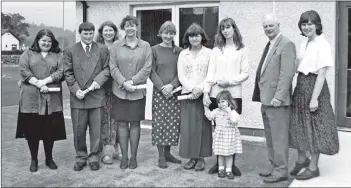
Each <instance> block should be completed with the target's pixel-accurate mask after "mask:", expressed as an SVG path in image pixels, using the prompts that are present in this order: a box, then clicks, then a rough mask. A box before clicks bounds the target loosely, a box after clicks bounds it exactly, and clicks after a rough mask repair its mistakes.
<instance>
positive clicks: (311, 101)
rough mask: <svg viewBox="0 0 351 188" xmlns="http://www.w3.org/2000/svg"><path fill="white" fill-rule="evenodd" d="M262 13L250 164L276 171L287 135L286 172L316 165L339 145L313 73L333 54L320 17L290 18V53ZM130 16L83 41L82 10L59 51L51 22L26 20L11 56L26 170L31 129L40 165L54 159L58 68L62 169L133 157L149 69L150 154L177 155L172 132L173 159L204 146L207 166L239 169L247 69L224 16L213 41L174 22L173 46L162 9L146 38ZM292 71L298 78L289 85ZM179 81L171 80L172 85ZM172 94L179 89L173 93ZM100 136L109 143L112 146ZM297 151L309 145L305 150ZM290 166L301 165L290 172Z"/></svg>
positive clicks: (193, 161) (196, 158)
mask: <svg viewBox="0 0 351 188" xmlns="http://www.w3.org/2000/svg"><path fill="white" fill-rule="evenodd" d="M262 25H263V29H264V32H265V34H266V35H267V37H268V38H269V42H268V44H267V45H266V47H265V49H264V52H263V55H262V58H261V60H260V62H259V66H258V68H257V73H256V81H255V89H254V94H253V101H259V102H261V103H262V108H261V111H262V118H263V124H264V130H265V134H266V142H267V148H268V158H269V162H270V164H269V169H268V170H267V171H266V172H262V173H260V174H259V175H260V176H263V177H265V179H264V182H267V183H274V182H278V181H283V180H286V179H287V177H288V149H289V146H290V147H292V148H296V149H297V150H298V156H299V157H298V160H297V162H296V164H295V166H294V168H293V170H292V171H291V172H290V174H291V175H296V178H297V179H310V178H313V177H317V176H319V171H318V157H319V154H320V153H323V154H328V155H333V154H336V153H337V152H338V150H339V143H338V136H337V131H336V125H335V120H334V113H333V110H332V107H331V104H330V96H329V89H328V86H327V83H326V79H325V75H326V74H325V73H326V70H327V68H328V67H330V66H332V65H333V60H332V56H331V49H330V46H329V44H328V42H327V40H326V39H325V38H324V36H323V35H321V34H322V24H321V19H320V17H319V15H318V13H317V12H316V11H313V10H312V11H306V12H304V13H303V14H302V15H301V17H300V21H299V23H298V26H299V29H300V30H301V32H302V33H301V34H302V35H303V36H306V37H307V38H308V41H306V43H304V44H303V45H302V46H301V49H300V52H299V55H298V56H297V57H296V50H295V45H294V43H293V42H292V41H290V40H289V39H288V38H287V37H285V36H283V35H282V34H281V33H280V31H279V22H278V20H277V19H276V17H275V16H274V15H267V16H265V17H264V19H263V22H262ZM138 26H139V22H138V19H137V18H136V17H134V16H126V17H124V18H123V20H122V22H121V24H120V28H121V29H122V30H124V31H125V36H124V37H123V38H119V37H118V36H119V32H118V28H117V26H116V25H115V24H114V23H112V22H111V21H106V22H104V23H103V24H102V25H101V26H100V28H99V29H98V37H97V38H96V40H95V41H96V42H94V40H93V39H94V32H95V27H94V25H93V24H92V23H89V22H84V23H82V24H80V26H79V35H80V38H81V41H80V42H78V43H76V44H74V45H72V46H70V47H68V48H66V49H65V50H64V52H63V55H62V53H61V49H60V48H59V44H58V41H57V40H56V39H55V37H54V35H53V34H52V32H51V31H49V30H47V29H43V30H40V31H39V32H38V34H37V36H36V38H35V41H34V43H33V45H32V46H31V48H30V49H28V50H26V51H25V52H24V53H23V55H22V56H21V58H20V74H21V77H22V80H21V83H22V84H21V96H20V102H19V113H18V123H17V133H16V138H26V139H27V142H28V146H29V150H30V153H31V165H30V171H31V172H35V171H37V170H38V147H39V141H40V140H43V143H44V149H45V157H46V165H47V166H48V167H49V168H50V169H57V165H56V164H55V162H54V161H53V158H52V149H53V144H54V141H56V140H63V139H66V130H65V122H64V117H63V112H62V110H63V104H62V87H61V82H62V81H64V80H65V81H66V82H67V85H68V88H69V90H70V108H71V117H72V124H73V134H74V148H75V151H76V157H75V161H76V162H75V164H74V170H75V171H80V170H82V169H83V168H84V167H85V166H86V165H87V163H88V164H89V166H90V169H91V170H98V169H99V168H100V160H101V161H102V162H103V163H105V164H112V163H113V160H112V159H113V158H119V159H120V168H121V169H126V168H130V169H135V168H137V166H138V165H137V153H138V145H139V140H140V121H141V120H144V119H145V103H146V90H143V89H138V87H136V86H138V85H142V84H146V80H147V78H150V80H151V81H152V83H153V85H154V90H153V99H152V117H153V125H152V145H154V146H157V150H158V156H159V158H158V166H159V167H160V168H167V167H168V165H167V162H171V163H177V164H181V160H180V159H177V158H176V157H174V156H173V155H172V154H171V152H170V151H171V147H172V146H177V145H178V143H179V156H180V157H182V158H188V159H189V161H187V162H186V164H185V165H184V169H186V170H190V169H195V171H202V170H204V169H205V159H204V158H205V157H209V156H212V154H214V155H216V156H217V163H216V164H215V165H214V166H213V167H211V168H210V169H209V171H208V173H210V174H215V173H218V177H221V178H224V177H227V178H228V179H234V176H240V175H241V172H240V170H239V169H238V168H237V166H235V156H236V154H237V153H242V143H241V139H240V132H239V128H238V121H239V115H240V114H241V112H242V83H243V82H245V81H246V80H247V79H248V77H249V60H248V56H249V53H248V49H247V47H245V45H244V43H243V40H242V36H241V34H240V31H239V29H238V27H237V25H236V23H235V21H234V20H233V19H232V18H224V19H222V20H221V21H220V23H219V26H218V31H217V34H216V37H215V47H214V48H213V49H209V48H207V47H205V46H204V45H205V44H206V42H207V41H208V37H207V35H206V33H205V32H204V30H203V29H202V28H201V26H200V25H198V24H196V23H193V24H191V25H190V26H189V27H188V29H187V30H186V31H185V34H184V37H183V44H184V49H183V48H181V47H178V46H176V45H175V44H174V37H175V35H176V27H175V25H174V24H173V23H172V22H171V21H166V22H165V23H163V24H162V26H161V27H160V29H159V32H158V36H159V37H160V38H161V39H162V42H161V43H160V44H157V45H155V46H152V47H150V45H149V43H148V42H146V41H143V40H141V39H140V38H138V35H137V32H138V28H139V27H138ZM295 73H298V79H297V86H296V88H295V90H294V93H293V94H292V79H293V76H294V75H295ZM179 86H181V91H180V92H176V88H178V87H179ZM57 88H59V89H57ZM54 89H56V90H55V91H53V90H54ZM179 96H186V97H185V98H187V99H186V100H179V98H178V97H179ZM88 126H89V134H90V150H89V152H88V150H87V144H86V131H87V128H88ZM289 138H290V139H289ZM129 143H130V147H131V149H130V150H131V152H130V153H131V155H130V157H129V156H128V145H129ZM289 143H290V145H289ZM118 145H119V146H120V150H121V156H119V154H118V153H119V152H118V148H119V147H118ZM107 146H113V148H114V152H113V154H112V155H110V154H109V153H108V152H107V149H106V148H107ZM306 152H310V153H311V160H310V159H309V158H308V157H307V155H306ZM302 168H306V169H305V170H304V171H303V172H302V173H300V174H298V173H299V171H300V170H301V169H302Z"/></svg>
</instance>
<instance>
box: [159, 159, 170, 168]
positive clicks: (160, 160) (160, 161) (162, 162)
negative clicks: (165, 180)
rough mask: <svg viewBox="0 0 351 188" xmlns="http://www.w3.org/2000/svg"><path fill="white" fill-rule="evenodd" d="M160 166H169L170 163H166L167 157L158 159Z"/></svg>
mask: <svg viewBox="0 0 351 188" xmlns="http://www.w3.org/2000/svg"><path fill="white" fill-rule="evenodd" d="M158 167H160V168H163V169H165V168H167V167H168V165H167V163H166V159H159V160H158Z"/></svg>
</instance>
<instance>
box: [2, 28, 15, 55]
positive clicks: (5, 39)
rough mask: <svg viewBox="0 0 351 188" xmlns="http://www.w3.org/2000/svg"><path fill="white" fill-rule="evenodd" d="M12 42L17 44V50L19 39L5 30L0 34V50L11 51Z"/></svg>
mask: <svg viewBox="0 0 351 188" xmlns="http://www.w3.org/2000/svg"><path fill="white" fill-rule="evenodd" d="M12 44H16V45H17V50H19V40H18V39H17V38H16V37H14V36H13V35H12V34H11V33H9V32H6V33H4V34H3V35H2V36H1V50H3V51H11V50H12Z"/></svg>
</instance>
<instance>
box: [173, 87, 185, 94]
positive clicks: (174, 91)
mask: <svg viewBox="0 0 351 188" xmlns="http://www.w3.org/2000/svg"><path fill="white" fill-rule="evenodd" d="M180 90H182V86H179V87H177V88H175V89H173V91H172V92H171V93H172V94H174V93H177V92H178V91H180Z"/></svg>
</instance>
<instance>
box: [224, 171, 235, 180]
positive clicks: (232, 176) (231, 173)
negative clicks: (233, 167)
mask: <svg viewBox="0 0 351 188" xmlns="http://www.w3.org/2000/svg"><path fill="white" fill-rule="evenodd" d="M225 175H226V176H227V178H228V179H230V180H233V179H234V175H233V172H231V171H229V172H226V173H225Z"/></svg>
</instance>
